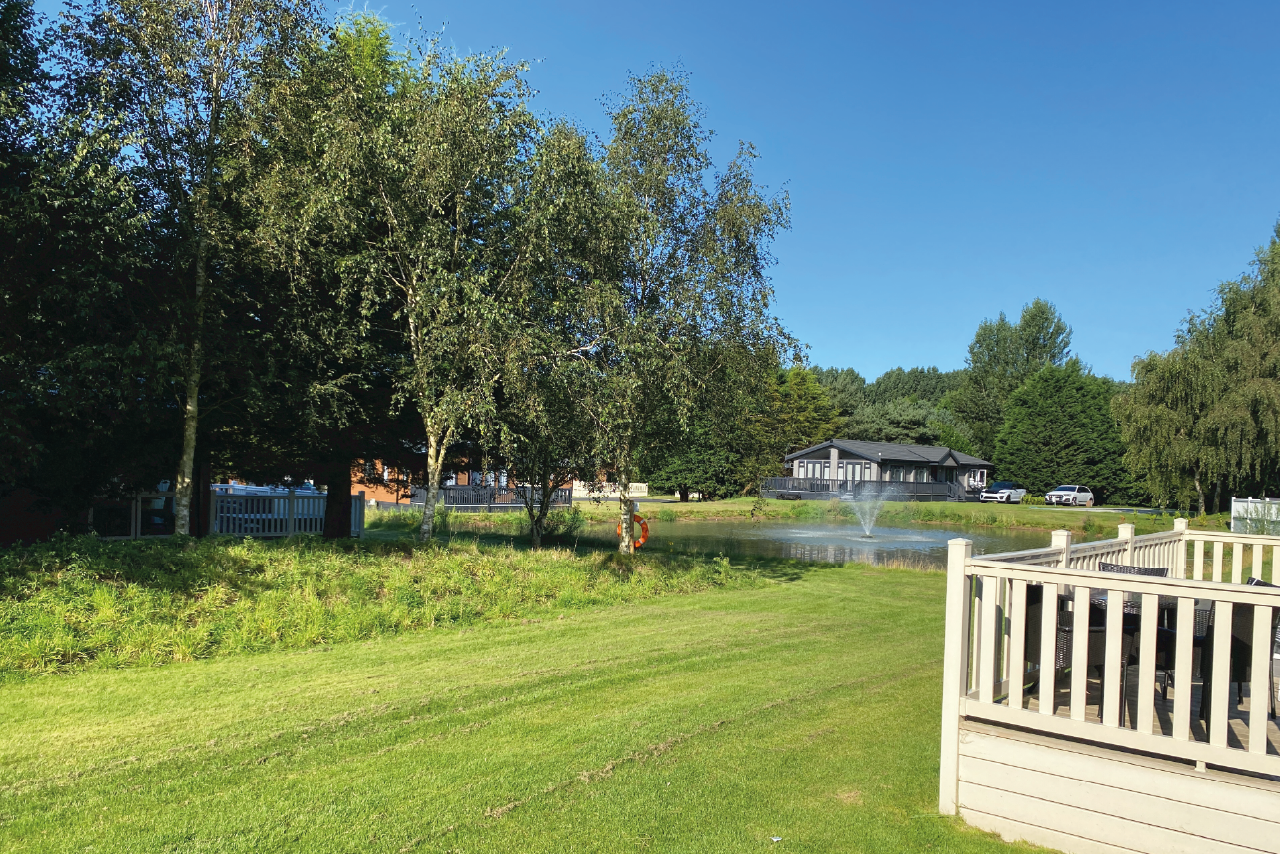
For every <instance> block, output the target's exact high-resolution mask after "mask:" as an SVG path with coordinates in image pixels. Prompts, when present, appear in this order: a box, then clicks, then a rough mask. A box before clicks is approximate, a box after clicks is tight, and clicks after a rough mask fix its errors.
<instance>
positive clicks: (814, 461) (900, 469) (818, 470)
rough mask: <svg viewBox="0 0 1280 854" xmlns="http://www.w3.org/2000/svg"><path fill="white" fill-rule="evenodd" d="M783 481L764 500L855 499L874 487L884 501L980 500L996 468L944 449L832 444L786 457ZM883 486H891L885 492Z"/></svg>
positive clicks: (770, 483) (773, 482)
mask: <svg viewBox="0 0 1280 854" xmlns="http://www.w3.org/2000/svg"><path fill="white" fill-rule="evenodd" d="M784 466H785V470H786V472H787V473H786V474H785V475H784V476H783V477H770V478H765V479H764V482H763V483H762V484H761V494H763V495H764V496H765V497H766V498H789V499H817V500H826V499H830V498H846V497H857V495H858V494H860V493H862V492H865V491H866V490H867V489H868V488H870V485H871V484H876V486H875V487H874V488H875V489H876V490H878V491H881V492H886V491H887V492H888V493H889V494H888V495H887V496H886V497H891V498H896V499H899V500H902V501H965V500H969V499H976V498H977V496H978V493H980V492H981V491H982V490H983V489H984V488H985V487H986V485H987V482H988V480H989V478H990V475H991V470H992V468H993V467H992V465H991V463H989V462H987V461H986V460H980V459H978V458H977V457H974V456H970V455H969V454H964V453H961V452H960V451H956V450H953V449H951V448H945V447H942V446H940V445H907V444H901V443H897V442H863V441H858V440H854V439H831V440H830V441H827V442H823V443H821V444H819V445H814V446H813V447H811V448H805V449H804V450H802V451H796V452H795V453H794V454H788V455H787V457H786V460H785V462H784ZM882 484H892V485H893V486H892V489H891V490H886V488H885V487H884V486H881V485H882Z"/></svg>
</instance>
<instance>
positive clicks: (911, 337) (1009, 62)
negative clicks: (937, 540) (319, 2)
mask: <svg viewBox="0 0 1280 854" xmlns="http://www.w3.org/2000/svg"><path fill="white" fill-rule="evenodd" d="M39 5H40V7H41V8H43V9H46V10H48V9H51V8H56V6H55V4H54V3H52V2H49V0H43V2H41V3H40V4H39ZM332 8H334V9H337V8H339V7H338V6H333V7H332ZM367 8H369V9H370V10H371V11H378V12H380V13H381V14H382V15H383V16H384V17H385V18H386V19H387V20H389V21H391V22H392V23H393V24H396V25H399V29H400V32H402V33H405V34H407V33H411V32H414V31H416V30H417V29H418V27H419V25H420V24H421V26H423V27H425V29H427V30H428V31H431V30H436V29H438V28H440V27H441V26H443V28H444V31H443V32H444V39H445V41H446V43H448V44H451V45H452V46H453V47H454V48H456V49H457V50H459V51H462V52H468V51H489V50H493V49H495V48H506V49H507V50H508V51H509V55H510V56H511V57H512V58H515V59H523V60H528V61H531V62H532V63H533V64H532V68H531V70H530V72H529V80H530V81H531V82H532V84H533V85H534V86H535V87H536V88H537V89H538V90H539V93H540V94H539V95H538V97H537V99H536V101H535V106H536V107H537V108H538V109H539V110H540V111H542V112H544V113H545V114H548V115H564V116H568V117H570V118H572V119H574V120H575V121H577V122H578V123H579V124H581V125H583V126H585V127H587V128H589V129H594V130H596V131H598V132H600V133H602V134H603V133H605V132H606V130H607V128H606V125H605V122H604V119H603V109H602V106H601V103H600V102H601V97H602V96H603V95H605V94H606V93H615V92H619V91H621V90H622V89H623V87H624V86H625V83H626V79H627V75H628V73H629V72H643V71H645V70H646V69H648V68H649V67H650V66H651V65H652V64H655V63H658V64H666V65H672V64H675V63H679V64H681V65H682V66H683V67H684V68H685V69H686V70H687V71H688V72H689V73H690V75H691V78H692V85H693V91H694V94H695V96H696V97H697V98H698V99H699V100H700V101H701V102H702V103H703V105H704V106H705V107H706V111H707V124H708V126H710V127H711V128H714V129H715V130H716V132H717V134H718V136H717V137H716V140H715V144H714V151H715V155H716V158H717V162H718V163H724V162H725V161H726V160H727V159H728V157H729V156H730V155H731V154H732V152H733V150H734V148H735V147H736V144H737V141H738V140H739V139H746V140H750V141H752V142H754V143H755V144H756V145H757V146H758V148H759V151H760V153H761V155H762V158H761V160H760V161H759V177H760V179H761V181H762V182H764V183H765V184H767V185H768V186H770V187H772V188H775V189H776V188H779V187H784V186H785V187H786V188H787V190H788V191H789V192H790V195H791V201H792V220H793V222H792V229H791V231H790V232H789V233H787V234H785V235H784V236H783V237H782V238H781V239H780V240H779V241H778V243H777V244H776V246H775V253H776V256H777V259H778V264H777V266H776V267H775V268H774V269H773V279H774V283H775V286H776V289H777V296H778V300H777V306H776V308H777V312H778V314H779V315H780V316H781V317H782V319H783V320H784V322H785V323H786V324H787V326H788V327H789V328H790V329H791V330H792V331H793V332H794V333H795V334H796V335H797V336H798V337H799V338H800V339H801V340H803V341H804V342H806V343H808V344H809V345H810V346H811V348H812V349H811V350H810V352H809V355H810V359H811V361H812V362H813V363H814V364H818V365H823V366H839V367H854V368H857V369H858V370H859V371H860V372H862V373H863V374H864V375H865V376H867V377H868V378H869V379H871V378H874V377H875V376H877V375H879V374H880V373H881V372H883V371H885V370H887V369H888V368H891V367H894V366H897V365H903V366H907V367H910V366H913V365H937V366H939V367H940V368H943V369H944V370H945V369H951V368H958V367H962V366H963V364H964V358H965V353H966V348H967V346H968V343H969V341H970V340H971V339H972V336H973V332H974V329H975V328H976V327H977V324H978V323H979V321H981V320H982V319H983V318H984V317H994V316H995V315H996V314H997V313H999V312H1000V311H1005V312H1007V313H1009V314H1011V315H1013V316H1014V317H1016V315H1017V313H1018V312H1019V310H1020V308H1021V306H1022V305H1023V304H1025V303H1027V302H1030V301H1031V300H1032V299H1033V298H1035V297H1037V296H1039V297H1044V298H1046V299H1048V300H1051V301H1052V302H1054V303H1055V304H1056V305H1057V306H1058V308H1059V310H1060V311H1061V312H1062V314H1063V316H1064V317H1065V318H1066V320H1067V322H1068V323H1069V324H1070V325H1071V326H1072V327H1073V328H1074V330H1075V337H1074V348H1073V349H1074V350H1075V352H1076V353H1077V354H1078V355H1080V356H1081V358H1083V359H1084V360H1085V361H1086V362H1087V363H1089V364H1091V365H1092V366H1093V367H1094V369H1095V371H1097V372H1098V373H1103V374H1108V375H1111V376H1114V377H1117V378H1127V377H1128V376H1129V365H1130V363H1131V361H1132V359H1133V358H1134V356H1135V355H1138V354H1140V353H1144V352H1146V351H1147V350H1151V349H1157V350H1162V349H1166V348H1168V346H1169V345H1170V343H1171V340H1172V334H1173V331H1174V329H1175V328H1176V327H1177V325H1178V324H1179V322H1180V321H1181V320H1182V318H1183V317H1185V315H1186V313H1187V311H1188V310H1190V309H1201V308H1204V307H1206V306H1207V305H1208V304H1209V303H1210V301H1211V299H1212V290H1213V288H1214V286H1215V285H1216V284H1217V283H1218V282H1219V281H1222V280H1224V279H1229V278H1234V277H1236V276H1238V275H1240V273H1242V272H1243V271H1245V270H1246V269H1247V267H1248V264H1249V261H1250V260H1251V258H1252V257H1253V252H1254V249H1255V248H1256V247H1257V246H1259V245H1261V244H1262V243H1264V242H1265V241H1266V240H1267V239H1268V238H1269V236H1270V233H1271V229H1272V227H1273V225H1274V223H1275V222H1276V220H1277V217H1278V216H1280V158H1277V156H1276V146H1275V140H1276V139H1277V138H1280V109H1277V104H1276V101H1277V97H1276V95H1277V92H1278V91H1280V86H1278V85H1277V84H1280V62H1277V61H1276V56H1277V55H1276V52H1275V48H1274V47H1273V45H1272V42H1273V41H1274V39H1273V35H1274V33H1275V32H1277V31H1280V4H1276V3H1274V2H1273V3H1253V4H1245V3H1229V2H1220V3H1213V4H1203V3H1201V4H1191V3H1170V2H1163V3H1141V2H1126V3H1088V2H1075V3H1070V4H1047V3H1007V4H996V3H983V4H979V3H965V4H957V3H930V2H916V3H910V4H905V3H899V4H889V3H883V2H878V3H830V4H824V3H805V4H801V3H792V4H776V5H772V6H771V5H765V4H758V3H750V2H734V3H695V2H687V0H686V2H680V3H676V2H666V0H654V1H653V2H647V3H644V4H636V3H628V4H621V3H619V4H602V3H599V2H590V3H589V2H578V0H571V1H570V0H566V2H534V0H523V2H478V0H468V2H465V3H464V2H445V3H427V2H418V3H415V4H411V3H408V2H402V1H401V0H396V2H388V3H385V4H382V5H380V4H378V3H376V2H370V3H368V5H367Z"/></svg>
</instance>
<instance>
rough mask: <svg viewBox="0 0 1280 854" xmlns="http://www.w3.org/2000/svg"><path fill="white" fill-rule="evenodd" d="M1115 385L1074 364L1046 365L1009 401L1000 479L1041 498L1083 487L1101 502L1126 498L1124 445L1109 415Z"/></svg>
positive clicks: (999, 443)
mask: <svg viewBox="0 0 1280 854" xmlns="http://www.w3.org/2000/svg"><path fill="white" fill-rule="evenodd" d="M1115 386H1116V384H1115V382H1114V381H1113V380H1109V379H1107V378H1105V377H1095V376H1093V375H1092V374H1090V373H1088V372H1087V371H1085V370H1084V369H1083V368H1082V367H1081V365H1080V363H1079V362H1078V361H1076V360H1074V359H1072V360H1070V361H1068V362H1067V364H1065V365H1063V366H1061V367H1059V366H1057V365H1046V366H1045V367H1043V368H1041V369H1040V371H1038V372H1037V373H1036V374H1034V375H1032V377H1031V378H1030V379H1028V380H1027V381H1026V383H1024V384H1023V385H1022V386H1021V387H1020V388H1018V390H1017V391H1015V392H1014V393H1013V394H1012V395H1010V396H1009V400H1008V402H1007V404H1006V406H1005V412H1006V415H1005V422H1004V427H1003V428H1002V429H1001V431H1000V433H999V435H998V436H997V437H996V453H995V458H994V460H993V462H994V463H995V464H996V468H997V471H998V473H999V475H1000V477H1002V478H1009V479H1012V480H1017V481H1020V482H1022V483H1023V484H1024V485H1025V486H1026V487H1027V489H1028V490H1030V491H1031V492H1039V493H1044V492H1047V491H1048V490H1050V489H1053V488H1054V487H1055V486H1057V485H1059V484H1061V483H1081V484H1085V485H1087V486H1088V487H1089V488H1090V489H1092V490H1093V492H1094V494H1095V495H1096V496H1097V497H1098V500H1099V501H1108V500H1113V499H1115V498H1124V497H1130V496H1129V492H1131V491H1132V484H1131V483H1130V478H1129V475H1128V472H1127V471H1126V470H1125V467H1124V460H1123V456H1124V445H1123V443H1122V442H1121V438H1120V429H1119V426H1118V425H1117V423H1116V420H1115V418H1114V416H1113V415H1112V414H1111V398H1112V397H1113V396H1114V394H1115Z"/></svg>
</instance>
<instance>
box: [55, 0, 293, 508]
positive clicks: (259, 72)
mask: <svg viewBox="0 0 1280 854" xmlns="http://www.w3.org/2000/svg"><path fill="white" fill-rule="evenodd" d="M315 21H316V16H315V12H314V9H313V8H312V6H311V4H310V2H309V0H97V2H93V3H91V4H90V5H89V6H88V7H87V8H86V9H85V10H84V11H79V10H77V11H75V12H73V13H70V14H68V15H67V16H66V17H65V18H64V21H63V27H62V35H63V40H62V42H63V45H64V49H65V52H64V54H63V56H62V57H61V59H62V66H63V68H64V69H65V71H66V89H67V102H68V103H69V104H73V105H76V106H77V107H78V108H79V109H80V110H81V111H83V112H84V113H86V114H92V113H106V114H109V115H111V116H113V117H114V118H115V119H116V120H117V121H118V122H119V127H120V130H121V132H122V134H124V135H125V136H127V137H128V139H129V146H128V148H127V149H126V151H127V153H128V155H129V157H130V160H131V163H129V166H130V169H131V171H132V173H133V174H134V175H135V176H136V178H137V181H138V183H139V185H141V186H143V187H145V188H146V190H147V192H148V193H149V194H150V198H149V199H148V202H149V204H150V205H151V207H152V210H153V211H154V225H155V227H157V228H159V229H162V230H167V231H168V232H169V233H170V234H171V235H172V237H173V240H174V243H175V245H177V246H178V247H179V252H180V258H179V259H177V262H176V263H177V265H178V266H179V267H180V268H181V269H183V270H184V271H185V274H184V275H183V276H182V280H183V282H184V288H183V292H182V293H181V294H179V295H176V296H177V297H178V298H177V299H176V300H175V302H178V303H179V304H180V305H181V308H182V322H181V325H180V327H181V328H180V329H179V330H178V335H179V337H180V338H181V340H182V342H183V345H184V357H183V370H182V373H183V379H182V384H181V388H180V389H179V390H178V392H177V397H178V403H179V405H180V406H181V408H182V412H183V418H182V442H181V448H182V450H181V455H180V459H179V463H178V467H177V472H176V475H175V478H174V484H175V491H176V499H175V501H174V513H175V526H176V530H177V531H180V532H185V531H187V530H188V529H189V526H190V509H191V496H192V485H193V483H192V473H193V471H192V470H193V467H194V462H195V452H196V435H197V430H198V427H199V419H200V397H201V386H202V383H203V382H204V380H205V379H206V368H207V364H206V362H207V350H208V335H209V323H210V321H211V320H215V319H216V318H217V317H218V315H219V312H220V310H221V302H222V300H223V298H224V297H225V289H224V287H223V284H222V282H220V280H219V277H218V275H217V270H218V268H219V265H220V263H222V262H223V261H224V260H225V259H223V258H222V257H221V255H220V253H221V252H222V250H223V249H224V246H225V242H226V231H227V228H228V225H227V223H226V222H225V221H224V220H223V217H222V212H221V207H222V202H223V200H224V198H225V186H224V178H225V173H224V170H223V166H224V160H225V158H226V156H227V153H228V148H229V146H230V145H231V140H229V138H228V132H227V116H228V113H229V112H231V111H235V110H238V109H240V107H241V106H242V102H243V99H244V97H245V93H246V92H247V91H248V89H249V87H250V85H251V84H252V83H253V81H255V80H259V79H262V78H264V77H270V76H272V75H275V74H279V73H280V72H281V70H282V68H283V67H285V66H287V65H288V63H289V62H290V61H291V59H292V57H293V54H294V51H295V49H296V47H297V46H298V44H299V43H300V42H301V41H304V40H306V39H308V38H310V37H311V34H312V32H313V29H314V26H315Z"/></svg>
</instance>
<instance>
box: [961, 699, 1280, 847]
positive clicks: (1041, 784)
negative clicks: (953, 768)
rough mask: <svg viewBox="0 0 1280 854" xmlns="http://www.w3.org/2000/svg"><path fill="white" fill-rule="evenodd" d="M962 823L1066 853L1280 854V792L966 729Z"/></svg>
mask: <svg viewBox="0 0 1280 854" xmlns="http://www.w3.org/2000/svg"><path fill="white" fill-rule="evenodd" d="M958 759H959V763H958V764H959V785H958V787H957V794H958V799H957V800H958V801H959V807H960V814H961V815H962V816H963V817H964V819H965V820H966V821H967V822H968V823H969V824H971V825H973V826H975V827H979V828H982V829H983V830H989V831H993V832H995V833H998V834H1000V835H1001V836H1002V837H1004V838H1005V839H1007V840H1010V841H1015V840H1026V841H1028V842H1032V843H1035V844H1037V845H1045V846H1048V847H1051V848H1057V849H1059V850H1060V851H1064V852H1067V854H1095V852H1097V853H1098V854H1101V852H1107V853H1108V854H1119V852H1144V854H1148V852H1149V854H1226V852H1231V854H1251V853H1252V852H1260V851H1262V852H1269V854H1280V783H1276V782H1271V781H1269V780H1261V779H1255V778H1251V777H1247V776H1243V775H1239V774H1227V773H1221V772H1216V771H1212V770H1210V771H1208V772H1196V771H1195V770H1194V769H1193V768H1192V767H1191V766H1188V765H1182V764H1179V763H1176V762H1170V761H1166V760H1160V759H1153V758H1148V757H1145V756H1138V755H1133V754H1128V753H1124V752H1121V751H1117V750H1114V749H1104V748H1099V747H1094V746H1092V745H1087V744H1081V743H1076V742H1071V741H1065V740H1060V739H1051V738H1045V737H1043V736H1038V735H1034V734H1031V733H1024V732H1020V731H1017V730H1009V729H1004V728H1002V727H997V726H990V725H987V724H983V723H979V722H977V721H972V720H969V721H964V722H962V724H961V729H960V744H959V757H958Z"/></svg>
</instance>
